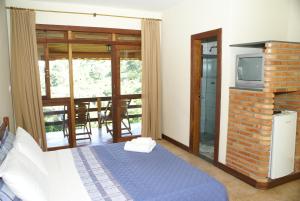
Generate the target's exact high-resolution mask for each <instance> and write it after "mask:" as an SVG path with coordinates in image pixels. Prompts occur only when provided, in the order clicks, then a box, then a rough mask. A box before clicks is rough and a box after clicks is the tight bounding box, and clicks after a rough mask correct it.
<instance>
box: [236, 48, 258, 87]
mask: <svg viewBox="0 0 300 201" xmlns="http://www.w3.org/2000/svg"><path fill="white" fill-rule="evenodd" d="M235 77H236V79H235V86H236V87H238V88H249V89H262V88H263V87H264V54H263V53H258V54H240V55H237V57H236V75H235Z"/></svg>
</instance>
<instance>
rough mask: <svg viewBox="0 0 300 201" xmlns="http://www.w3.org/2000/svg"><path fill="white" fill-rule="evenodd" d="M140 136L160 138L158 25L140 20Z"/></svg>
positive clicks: (150, 21) (146, 20) (154, 22)
mask: <svg viewBox="0 0 300 201" xmlns="http://www.w3.org/2000/svg"><path fill="white" fill-rule="evenodd" d="M142 62H143V63H142V65H143V66H142V136H145V137H152V138H153V139H160V138H161V88H160V82H161V80H160V23H159V21H158V20H149V19H143V20H142Z"/></svg>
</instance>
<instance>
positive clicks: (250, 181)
mask: <svg viewBox="0 0 300 201" xmlns="http://www.w3.org/2000/svg"><path fill="white" fill-rule="evenodd" d="M214 165H215V166H216V167H218V168H220V169H221V170H223V171H225V172H227V173H228V174H230V175H232V176H234V177H236V178H238V179H240V180H242V181H244V182H245V183H247V184H249V185H251V186H253V187H255V188H257V189H262V190H266V189H270V188H273V187H276V186H279V185H281V184H284V183H287V182H290V181H294V180H297V179H300V172H298V173H294V174H291V175H287V176H285V177H282V178H278V179H270V180H269V181H268V182H258V181H256V180H255V179H252V178H250V177H249V176H246V175H244V174H242V173H240V172H238V171H236V170H234V169H232V168H230V167H228V166H227V165H224V164H222V163H220V162H214Z"/></svg>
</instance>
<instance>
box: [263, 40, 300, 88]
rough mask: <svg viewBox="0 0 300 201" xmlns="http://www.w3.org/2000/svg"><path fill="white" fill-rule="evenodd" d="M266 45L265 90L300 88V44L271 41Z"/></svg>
mask: <svg viewBox="0 0 300 201" xmlns="http://www.w3.org/2000/svg"><path fill="white" fill-rule="evenodd" d="M265 47H266V49H265V74H264V76H265V89H264V91H266V92H290V91H297V90H300V44H299V43H281V42H269V43H266V44H265Z"/></svg>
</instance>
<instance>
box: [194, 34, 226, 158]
mask: <svg viewBox="0 0 300 201" xmlns="http://www.w3.org/2000/svg"><path fill="white" fill-rule="evenodd" d="M221 34H222V30H221V29H216V30H212V31H208V32H204V33H200V34H195V35H192V38H191V40H192V43H191V44H192V47H191V48H192V65H191V106H190V108H191V121H190V149H191V151H192V153H194V154H195V155H199V156H200V157H201V158H204V159H206V160H208V161H212V162H217V161H218V147H219V126H220V100H221V53H222V50H221V47H222V44H221V43H222V41H221Z"/></svg>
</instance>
